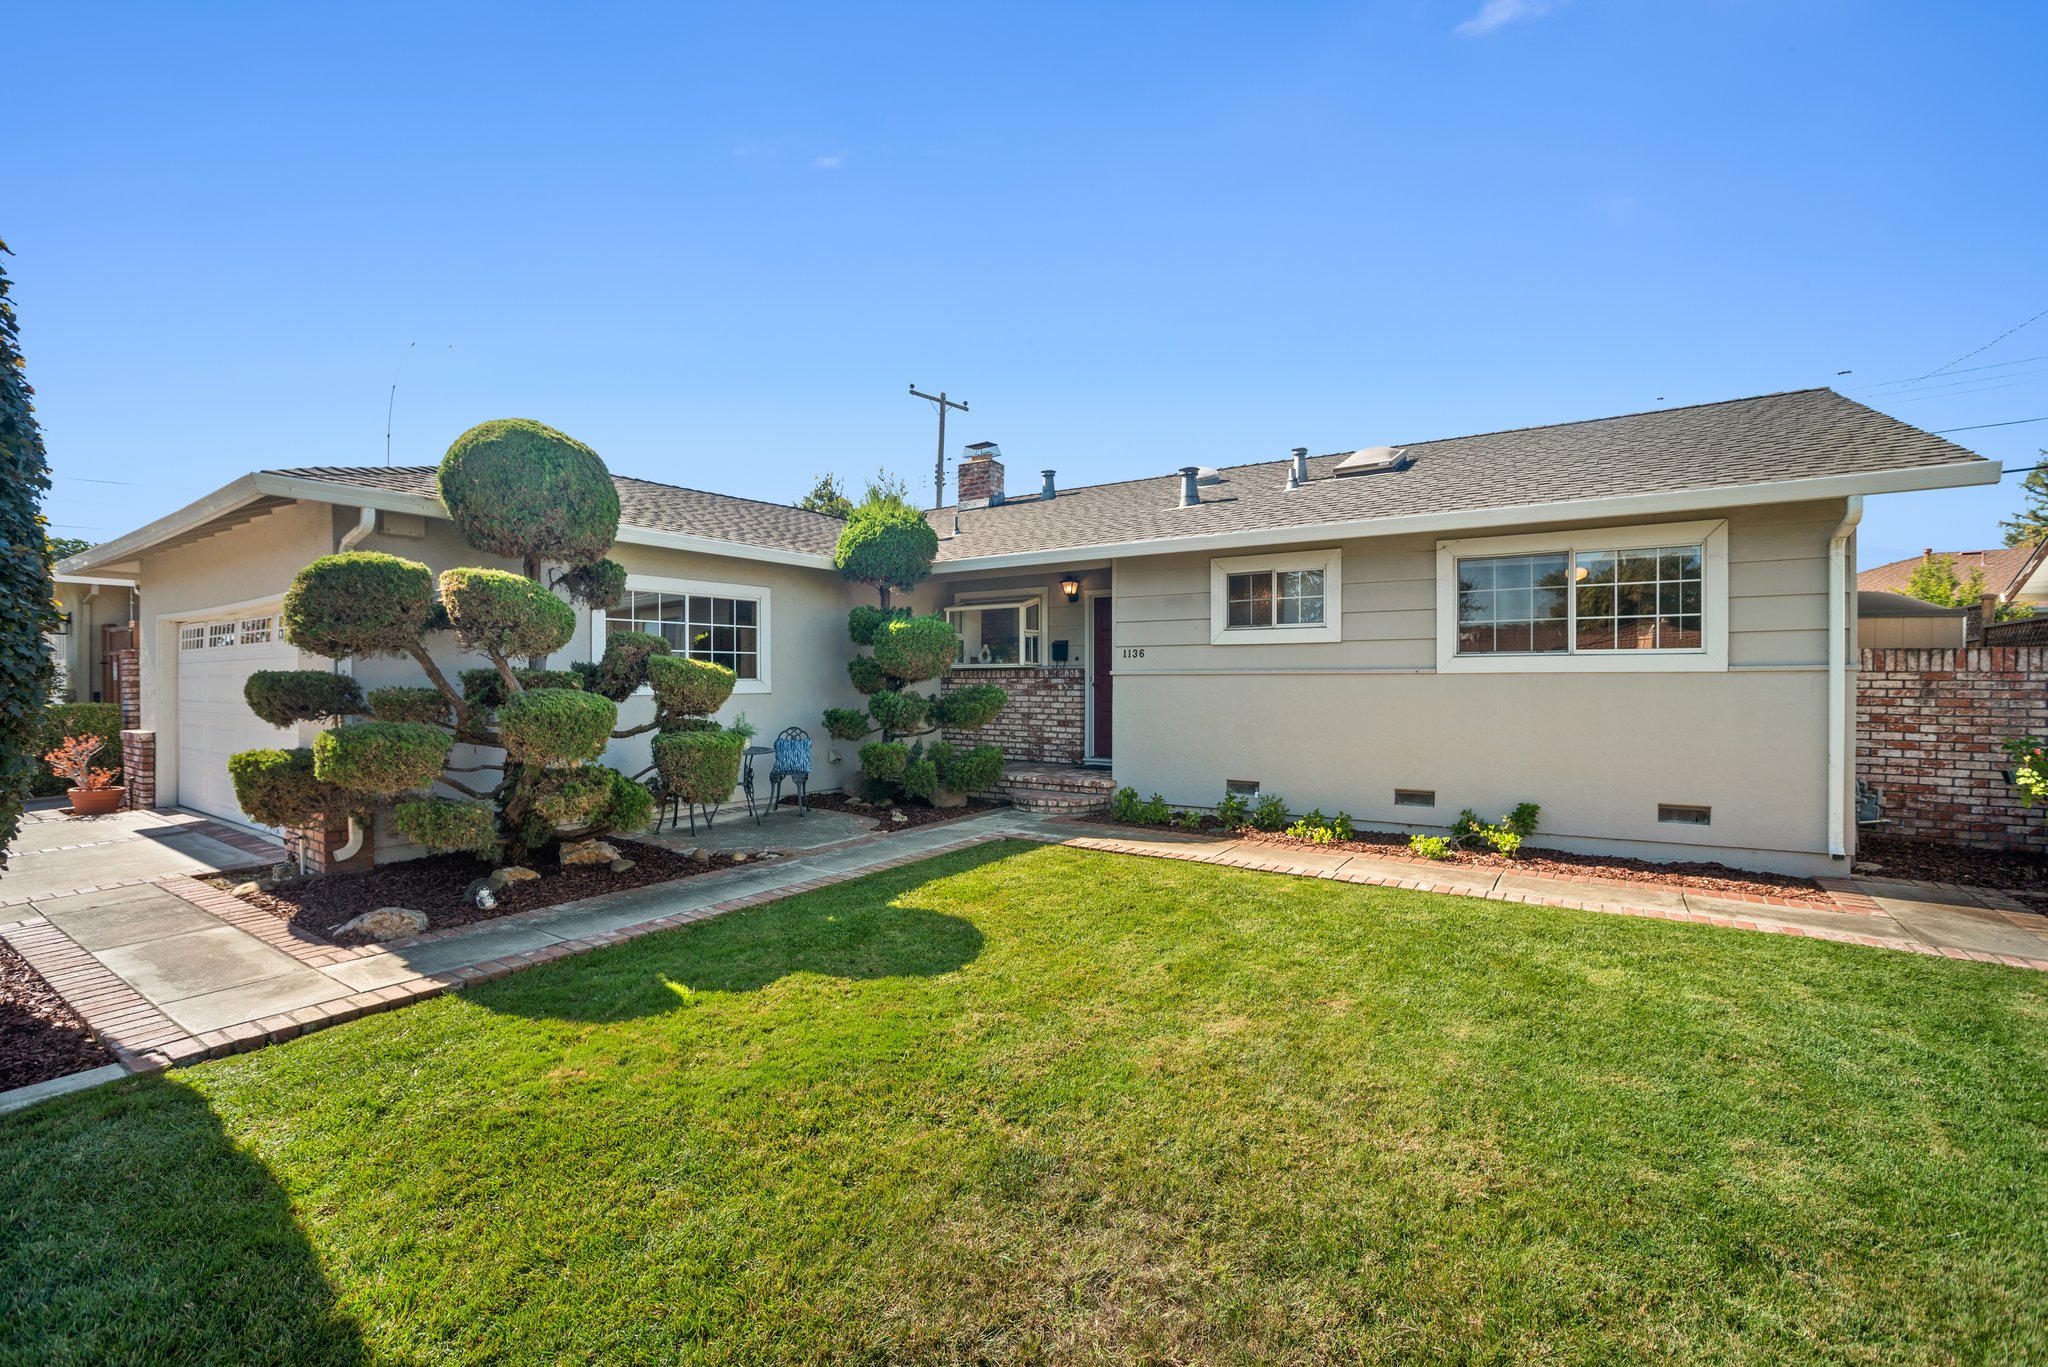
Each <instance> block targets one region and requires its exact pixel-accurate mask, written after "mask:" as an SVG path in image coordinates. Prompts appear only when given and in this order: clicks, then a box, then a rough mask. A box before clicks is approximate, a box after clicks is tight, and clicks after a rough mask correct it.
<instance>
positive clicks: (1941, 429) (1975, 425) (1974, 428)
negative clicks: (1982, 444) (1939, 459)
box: [1934, 418, 2048, 437]
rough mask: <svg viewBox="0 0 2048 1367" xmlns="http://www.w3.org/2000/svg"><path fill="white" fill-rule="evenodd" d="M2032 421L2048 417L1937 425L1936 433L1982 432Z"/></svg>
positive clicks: (2046, 420) (2045, 420)
mask: <svg viewBox="0 0 2048 1367" xmlns="http://www.w3.org/2000/svg"><path fill="white" fill-rule="evenodd" d="M2030 422H2048V418H2014V419H2013V420H2012V421H2011V422H1980V423H1973V424H1972V425H1970V426H1969V427H1937V428H1935V429H1934V435H1935V436H1937V437H1939V436H1944V435H1946V434H1948V433H1950V432H1981V431H1983V430H1984V429H1985V428H1987V427H2019V426H2022V425H2024V424H2026V423H2030Z"/></svg>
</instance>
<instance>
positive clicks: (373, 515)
mask: <svg viewBox="0 0 2048 1367" xmlns="http://www.w3.org/2000/svg"><path fill="white" fill-rule="evenodd" d="M376 530H377V510H376V509H375V508H364V509H363V510H362V511H361V513H360V514H359V515H358V516H357V518H356V525H355V526H353V527H350V528H349V529H348V530H347V531H345V532H343V533H342V534H341V545H340V546H339V547H337V548H336V551H335V554H337V555H339V554H340V553H341V552H342V551H352V550H354V549H355V548H356V547H358V546H360V545H362V544H363V539H364V538H365V537H367V536H368V535H369V534H370V533H371V532H374V531H376Z"/></svg>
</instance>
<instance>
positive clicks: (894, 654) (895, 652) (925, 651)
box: [874, 617, 960, 683]
mask: <svg viewBox="0 0 2048 1367" xmlns="http://www.w3.org/2000/svg"><path fill="white" fill-rule="evenodd" d="M874 649H875V663H877V664H879V665H880V666H881V667H882V670H883V672H884V673H887V674H892V675H894V676H895V677H897V678H899V679H904V680H907V681H909V682H911V683H917V682H920V681H922V680H925V679H936V678H937V677H939V675H941V674H943V673H945V672H946V671H947V670H948V669H949V668H951V667H952V664H953V657H954V656H956V655H958V654H959V653H960V633H959V632H958V631H956V630H954V629H953V624H952V623H951V622H949V621H947V620H946V619H945V618H943V617H900V618H897V619H896V620H895V621H892V622H890V623H888V624H887V625H886V626H884V627H883V628H882V629H881V630H880V631H877V632H876V633H875V645H874Z"/></svg>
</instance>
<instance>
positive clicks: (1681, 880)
mask: <svg viewBox="0 0 2048 1367" xmlns="http://www.w3.org/2000/svg"><path fill="white" fill-rule="evenodd" d="M1110 824H1112V825H1117V824H1128V823H1117V822H1111V823H1110ZM1137 829H1141V830H1146V831H1153V832H1160V831H1171V830H1174V829H1181V828H1176V827H1165V826H1143V827H1138V828H1137ZM1202 829H1203V830H1204V831H1205V832H1206V833H1208V834H1211V835H1215V834H1220V833H1222V831H1221V823H1219V822H1218V821H1217V820H1216V818H1214V817H1213V816H1206V815H1205V816H1204V817H1203V818H1202ZM1238 838H1239V839H1242V840H1247V841H1251V842H1253V843H1256V844H1260V845H1272V846H1275V847H1278V848H1283V849H1292V850H1336V851H1343V852H1349V853H1352V854H1363V855H1370V856H1371V857H1372V858H1375V859H1400V860H1404V861H1406V862H1408V863H1412V864H1414V865H1416V866H1417V867H1418V868H1419V869H1426V868H1445V867H1466V868H1475V867H1476V868H1484V869H1486V870H1487V871H1488V872H1492V873H1499V872H1502V871H1510V870H1511V871H1513V872H1515V873H1542V874H1550V875H1552V876H1554V877H1558V878H1597V879H1600V880H1602V881H1604V882H1610V883H1651V884H1658V885H1661V886H1664V887H1672V888H1691V889H1693V890H1694V891H1696V892H1709V893H1721V894H1724V895H1726V894H1740V895H1743V896H1749V897H1778V898H1784V899H1787V900H1790V901H1797V902H1807V903H1811V904H1813V905H1814V906H1818V907H1832V906H1833V905H1834V900H1833V899H1832V898H1830V897H1829V896H1828V894H1827V893H1826V892H1825V891H1823V890H1822V888H1821V886H1820V884H1818V883H1816V882H1814V881H1813V880H1812V879H1811V878H1795V877H1793V876H1791V875H1789V874H1780V873H1752V872H1750V871H1749V870H1747V869H1732V868H1729V867H1728V866H1727V865H1726V864H1713V863H1706V862H1696V861H1688V862H1684V863H1674V864H1659V863H1654V862H1652V861H1650V860H1648V859H1629V858H1624V857H1622V856H1620V855H1611V854H1567V853H1566V852H1564V851H1563V850H1546V849H1540V848H1538V847H1536V846H1534V845H1524V846H1523V847H1522V849H1521V852H1520V853H1519V854H1517V855H1516V856H1515V857H1514V859H1513V860H1506V859H1502V858H1501V857H1500V856H1499V855H1497V854H1490V853H1481V852H1479V851H1476V850H1455V851H1453V852H1452V853H1451V855H1450V856H1449V857H1448V858H1445V859H1424V858H1422V857H1420V856H1419V855H1413V854H1410V853H1409V852H1408V837H1407V836H1405V835H1395V834H1393V833H1391V832H1383V831H1360V832H1358V833H1357V835H1356V836H1355V837H1353V838H1352V839H1350V840H1338V841H1333V842H1331V843H1330V844H1328V845H1315V844H1311V843H1310V842H1309V841H1306V840H1296V839H1294V838H1293V837H1292V836H1287V835H1282V834H1279V833H1277V832H1273V833H1268V832H1264V831H1251V830H1247V831H1242V832H1240V833H1239V836H1238Z"/></svg>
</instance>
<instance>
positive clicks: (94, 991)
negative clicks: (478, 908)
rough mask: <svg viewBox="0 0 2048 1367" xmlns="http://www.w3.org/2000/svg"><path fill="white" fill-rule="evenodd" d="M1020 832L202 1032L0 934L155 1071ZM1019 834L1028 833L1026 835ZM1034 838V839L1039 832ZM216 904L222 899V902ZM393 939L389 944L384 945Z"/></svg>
mask: <svg viewBox="0 0 2048 1367" xmlns="http://www.w3.org/2000/svg"><path fill="white" fill-rule="evenodd" d="M1017 838H1020V836H1019V833H1018V832H1014V831H1002V830H998V831H988V832H978V833H976V834H974V835H971V836H967V837H965V838H963V839H960V840H954V841H949V842H947V843H945V844H943V845H936V846H932V847H929V848H926V849H920V850H915V851H911V852H908V853H905V854H902V855H899V856H897V857H895V858H893V859H884V860H879V861H877V862H875V863H873V864H867V865H863V866H862V867H860V868H858V869H852V870H848V871H846V872H842V873H823V874H819V875H818V876H816V877H814V878H807V879H803V880H801V881H798V882H794V883H786V884H782V885H780V886H777V887H774V888H769V889H765V890H763V891H761V892H757V893H752V894H749V895H747V896H743V897H733V898H728V899H727V900H725V901H722V902H714V903H711V904H710V905H708V906H703V907H697V908H694V909H692V910H689V911H680V912H674V913H671V914H669V915H666V916H657V917H653V918H650V919H649V920H646V921H641V922H638V923H636V924H634V925H630V926H625V927H622V928H620V929H617V930H610V931H605V932H603V933H601V934H597V935H590V936H585V937H582V938H579V939H574V940H563V941H560V942H558V943H555V944H551V945H546V946H544V947H542V948H539V949H534V950H528V951H526V952H525V953H521V954H510V955H506V956H505V957H503V958H499V959H491V960H488V961H486V962H484V963H479V964H472V965H470V966H469V967H467V968H459V969H452V970H450V971H448V972H445V973H432V974H422V975H421V976H419V977H416V978H412V979H409V980H407V981H404V982H399V983H394V984H392V985H391V986H388V987H380V988H374V989H371V990H369V991H364V992H356V993H352V994H350V995H349V996H346V997H341V998H338V999H336V1000H334V1001H331V1002H323V1003H321V1004H319V1005H317V1006H306V1007H301V1008H299V1009H298V1010H296V1011H289V1012H283V1013H280V1014H278V1015H275V1016H266V1017H264V1018H262V1019H261V1020H256V1021H250V1022H246V1023H244V1024H241V1025H232V1026H228V1027H227V1028H225V1029H222V1030H211V1031H208V1032H206V1033H204V1034H201V1035H190V1034H187V1033H186V1032H185V1031H184V1030H183V1029H182V1028H180V1027H179V1026H178V1025H177V1024H175V1023H174V1022H172V1021H171V1020H170V1018H169V1017H167V1016H165V1015H163V1014H162V1013H161V1012H160V1011H158V1010H157V1009H156V1008H155V1007H154V1006H151V1005H150V1004H149V1003H148V1002H147V1001H146V1000H144V999H143V998H142V996H141V995H140V994H138V993H136V992H135V991H134V989H132V988H130V987H129V986H128V985H127V984H126V983H124V982H122V981H121V980H120V979H119V978H117V977H116V976H115V975H114V974H113V973H111V972H110V971H108V970H107V969H106V968H105V967H104V966H103V965H101V964H100V962H99V961H98V960H97V959H94V958H93V957H92V955H90V954H88V953H87V952H86V951H85V950H83V949H81V948H79V946H78V945H77V944H75V943H74V942H73V941H72V940H71V937H70V936H68V935H66V934H64V933H63V932H62V931H61V930H59V929H58V928H57V927H56V926H54V925H51V924H50V922H49V921H48V920H46V919H44V918H43V917H40V916H36V917H31V918H29V919H27V920H25V921H20V922H16V923H14V924H11V925H0V937H4V938H5V939H6V940H7V941H8V943H10V944H12V945H13V946H14V947H15V949H17V950H18V951H20V953H21V955H22V957H23V958H25V959H27V960H28V961H29V965H30V967H32V968H34V969H35V970H36V971H37V972H38V973H40V974H42V975H43V977H44V979H45V980H47V981H48V982H49V984H50V986H51V987H52V988H55V989H56V990H57V991H58V993H60V994H61V995H62V996H63V997H64V999H65V1000H66V1001H67V1002H70V1003H71V1004H72V1005H73V1006H74V1007H75V1008H76V1009H77V1010H78V1013H79V1014H80V1015H81V1016H83V1017H84V1018H85V1023H86V1025H87V1027H88V1028H90V1029H91V1030H92V1032H93V1033H94V1034H95V1035H97V1036H98V1037H99V1038H100V1041H101V1042H102V1043H103V1044H105V1045H106V1046H107V1048H108V1049H110V1050H111V1051H112V1052H113V1054H114V1057H115V1058H116V1059H117V1060H118V1061H119V1062H120V1063H121V1065H122V1066H123V1067H125V1068H127V1069H128V1071H129V1072H131V1073H157V1072H161V1071H163V1070H164V1069H166V1068H172V1067H178V1066H182V1065H185V1064H190V1063H198V1062H201V1061H203V1060H205V1059H211V1058H224V1057H226V1056H227V1055H229V1054H239V1053H245V1052H247V1051H249V1050H251V1049H258V1048H261V1047H262V1046H263V1045H266V1044H280V1043H283V1042H284V1041H285V1040H288V1039H294V1038H296V1037H298V1036H300V1035H304V1034H309V1033H311V1032H312V1031H315V1030H324V1029H326V1028H327V1027H328V1026H332V1025H341V1024H345V1023H346V1022H348V1021H352V1020H357V1019H359V1018H361V1017H363V1016H368V1015H374V1014H376V1013H378V1012H381V1011H389V1010H392V1009H394V1008H396V1007H400V1006H406V1005H409V1004H411V1003H413V1002H417V1001H425V1000H427V999H428V998H430V997H438V996H440V995H441V994H442V993H444V992H447V991H449V990H451V989H454V988H462V987H472V986H475V985H476V984H478V983H487V982H495V981H497V980H498V979H499V978H503V977H507V976H509V975H510V974H513V973H517V972H519V971H520V970H521V969H526V968H533V967H537V966H538V965H540V964H545V963H552V962H554V961H555V960H557V959H566V958H569V957H570V956H572V955H576V954H582V953H586V952H588V951H590V950H593V949H603V948H606V947H607V946H610V945H619V944H625V943H626V942H627V941H629V940H637V939H639V938H640V937H642V936H644V935H652V934H655V933H657V932H659V931H664V930H674V929H677V928H678V927H681V926H686V925H689V924H691V923H692V922H696V921H705V920H710V919H711V918H712V917H714V916H722V915H724V914H726V913H727V912H732V911H741V910H744V909H745V908H748V907H757V906H764V905H766V904H767V903H770V902H779V901H781V900H782V899H784V898H786V897H794V896H797V895H799V894H801V893H806V892H815V891H817V890H818V889H820V888H828V887H832V886H834V885H835V884H839V883H846V882H851V881H852V880H854V879H856V878H865V877H867V876H868V875H869V874H871V873H880V872H882V871H884V870H886V869H895V868H901V867H903V866H904V865H907V864H915V863H919V862H922V861H923V860H926V859H932V858H936V857H937V856H939V855H944V854H952V853H955V852H957V851H959V850H963V849H968V848H971V847H972V846H975V845H983V844H987V843H990V842H992V841H997V840H1012V839H1017ZM1027 838H1028V837H1027ZM1041 838H1043V837H1041ZM864 843H867V842H866V840H865V839H863V840H854V841H846V842H843V844H842V845H836V846H833V847H831V848H834V849H837V848H843V847H844V846H845V845H855V844H864ZM746 871H748V870H747V867H746V866H745V865H740V866H736V867H735V868H732V869H721V870H718V871H716V872H713V873H709V874H699V875H697V876H696V877H695V878H692V879H690V880H688V881H690V882H693V883H694V882H696V881H698V879H701V878H716V877H719V876H720V875H721V874H727V873H741V872H746ZM156 881H157V882H158V885H159V886H161V887H163V888H164V889H165V890H166V891H168V892H172V893H175V894H176V895H178V896H179V897H182V898H184V899H185V900H187V901H190V902H192V903H193V904H195V905H197V906H200V907H202V908H204V909H205V910H207V911H209V912H212V913H213V914H214V915H216V916H221V917H223V919H228V920H230V922H231V924H234V925H235V926H237V928H239V929H242V930H245V931H248V932H249V933H251V934H255V935H258V936H259V937H260V938H262V939H263V941H264V942H265V943H266V944H270V945H273V946H275V947H277V948H279V949H283V950H285V951H286V952H287V953H290V954H292V955H293V956H294V957H295V958H298V959H300V960H301V961H302V962H305V963H307V964H308V965H310V966H314V967H318V966H320V963H322V962H325V963H335V962H341V961H344V960H346V959H348V958H353V957H358V956H361V955H366V954H374V953H376V952H377V951H378V950H379V949H381V948H384V946H377V945H365V946H360V947H344V946H336V945H315V944H312V943H310V942H308V941H306V940H303V939H300V938H298V937H297V936H296V935H295V934H294V933H293V932H292V931H291V929H290V927H289V926H288V925H287V924H286V923H285V922H283V921H280V920H278V919H277V918H276V917H274V916H272V915H270V914H269V913H268V912H265V911H263V910H262V909H261V908H259V907H255V906H252V905H250V904H249V903H247V902H244V901H242V900H241V899H240V898H238V897H236V896H234V895H233V894H232V893H227V892H222V891H220V890H219V889H217V888H213V887H210V886H208V885H206V884H204V883H201V882H199V881H198V880H196V879H193V878H189V877H186V876H185V875H182V874H174V875H172V876H171V877H169V878H166V879H162V880H156ZM645 891H646V888H645V887H641V888H628V889H625V890H623V891H621V892H615V893H603V894H600V895H599V896H596V897H586V898H582V899H580V900H577V901H574V902H563V903H559V904H557V905H555V906H551V907H539V908H535V909H534V910H532V911H527V912H515V913H514V914H513V915H511V916H504V917H497V918H495V919H493V920H490V921H485V922H478V923H476V924H475V925H472V926H458V927H455V928H453V929H451V930H449V931H445V932H442V933H441V934H439V935H430V936H417V937H412V938H410V939H408V940H407V941H405V942H404V943H407V944H421V943H426V942H428V941H433V940H443V939H453V938H456V937H458V936H460V935H461V934H462V933H463V932H465V931H478V930H483V929H497V928H500V927H503V926H507V925H512V926H516V925H518V924H519V922H520V920H521V918H523V917H528V916H537V915H539V914H541V913H542V912H547V913H557V912H560V911H561V910H562V908H564V907H578V908H590V909H601V908H602V907H604V906H605V905H606V904H607V903H609V902H611V901H613V900H614V899H624V898H628V897H632V896H634V895H636V894H639V893H643V892H645ZM226 904H232V906H228V905H226ZM393 943H398V942H393Z"/></svg>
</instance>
